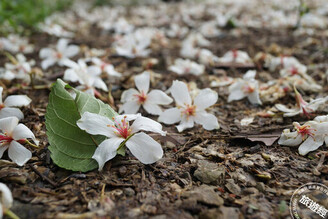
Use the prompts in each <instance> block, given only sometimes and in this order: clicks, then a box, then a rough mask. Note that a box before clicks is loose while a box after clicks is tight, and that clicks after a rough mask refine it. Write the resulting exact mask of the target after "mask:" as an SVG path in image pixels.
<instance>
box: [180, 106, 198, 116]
mask: <svg viewBox="0 0 328 219" xmlns="http://www.w3.org/2000/svg"><path fill="white" fill-rule="evenodd" d="M183 113H184V114H186V115H187V117H189V116H195V115H196V106H194V105H188V104H187V105H186V108H185V110H184V111H183Z"/></svg>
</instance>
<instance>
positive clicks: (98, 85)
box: [93, 78, 108, 91]
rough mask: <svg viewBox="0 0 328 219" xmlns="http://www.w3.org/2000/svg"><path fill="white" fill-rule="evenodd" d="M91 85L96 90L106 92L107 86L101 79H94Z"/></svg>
mask: <svg viewBox="0 0 328 219" xmlns="http://www.w3.org/2000/svg"><path fill="white" fill-rule="evenodd" d="M93 85H94V86H95V87H96V88H99V89H101V90H103V91H108V88H107V85H106V84H105V82H104V81H103V80H102V79H101V78H95V81H94V82H93Z"/></svg>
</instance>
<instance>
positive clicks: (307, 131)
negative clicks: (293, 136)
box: [296, 124, 317, 140]
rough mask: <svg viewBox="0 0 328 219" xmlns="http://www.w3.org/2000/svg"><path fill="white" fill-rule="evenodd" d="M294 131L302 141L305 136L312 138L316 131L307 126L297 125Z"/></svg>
mask: <svg viewBox="0 0 328 219" xmlns="http://www.w3.org/2000/svg"><path fill="white" fill-rule="evenodd" d="M296 130H297V132H298V133H299V134H301V135H302V139H303V140H304V139H305V138H306V137H307V136H311V137H312V138H313V137H314V133H313V131H317V130H316V129H313V128H311V126H309V125H302V126H300V125H298V124H296Z"/></svg>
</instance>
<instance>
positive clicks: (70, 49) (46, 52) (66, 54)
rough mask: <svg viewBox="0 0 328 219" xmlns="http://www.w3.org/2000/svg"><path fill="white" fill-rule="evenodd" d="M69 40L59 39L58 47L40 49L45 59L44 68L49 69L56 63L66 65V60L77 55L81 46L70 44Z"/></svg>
mask: <svg viewBox="0 0 328 219" xmlns="http://www.w3.org/2000/svg"><path fill="white" fill-rule="evenodd" d="M68 43H69V40H67V39H64V38H62V39H59V40H58V42H57V45H56V49H52V48H42V49H41V50H40V54H39V55H40V58H41V59H43V61H42V62H41V67H42V69H47V68H49V67H50V66H52V65H54V64H56V63H57V64H58V65H59V66H63V65H64V61H65V60H68V59H69V58H71V57H73V56H75V55H77V54H78V53H79V51H80V48H79V47H78V46H77V45H68Z"/></svg>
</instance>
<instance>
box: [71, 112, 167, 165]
mask: <svg viewBox="0 0 328 219" xmlns="http://www.w3.org/2000/svg"><path fill="white" fill-rule="evenodd" d="M112 120H113V121H112ZM112 120H110V119H109V118H107V117H104V116H101V115H98V114H94V113H89V112H85V113H84V114H83V115H82V117H81V119H80V120H78V121H77V125H78V127H80V129H82V130H85V131H86V132H88V133H89V134H92V135H103V136H106V137H108V139H106V140H104V141H103V142H102V143H101V144H99V146H98V147H97V149H96V151H95V153H94V155H93V156H92V158H93V159H95V160H96V161H97V162H98V164H99V171H100V170H102V169H103V167H104V164H105V163H106V162H107V161H109V160H111V159H113V158H114V157H115V156H116V155H117V153H118V151H119V150H121V149H122V147H124V145H125V146H126V147H127V148H128V149H129V150H130V152H131V153H132V154H133V155H134V156H135V157H136V158H137V159H138V160H139V161H140V162H141V163H144V164H151V163H154V162H156V161H158V160H159V159H161V158H162V156H163V149H162V147H161V145H160V144H159V143H158V142H156V141H155V140H154V139H153V138H151V137H150V136H149V135H147V134H145V133H143V132H139V131H147V132H154V133H159V134H161V135H163V136H164V135H166V132H164V131H163V130H162V126H161V124H159V123H158V122H156V121H154V120H151V119H149V118H146V117H143V116H141V115H140V114H137V115H132V114H129V115H118V116H116V117H114V118H112ZM133 120H134V122H133V123H132V125H131V126H130V124H129V123H130V121H133Z"/></svg>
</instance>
